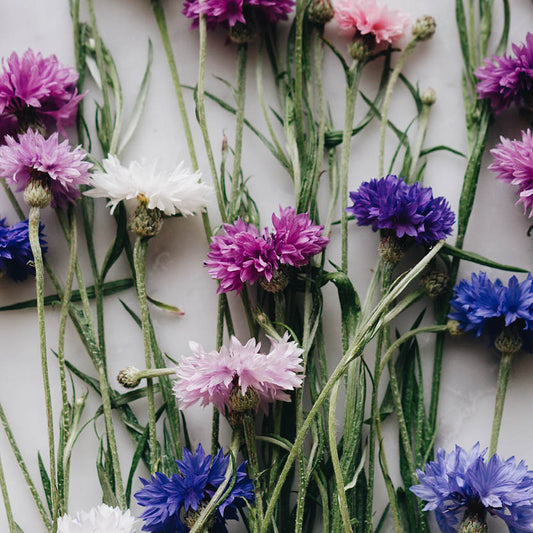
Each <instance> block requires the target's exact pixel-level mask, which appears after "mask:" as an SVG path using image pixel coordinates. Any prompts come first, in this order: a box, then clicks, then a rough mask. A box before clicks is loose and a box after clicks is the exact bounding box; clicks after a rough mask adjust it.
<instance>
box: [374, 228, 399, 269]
mask: <svg viewBox="0 0 533 533" xmlns="http://www.w3.org/2000/svg"><path fill="white" fill-rule="evenodd" d="M379 255H380V257H381V258H382V259H383V261H386V262H388V263H391V264H392V265H397V264H398V263H399V262H400V261H401V259H402V257H403V255H404V253H403V247H402V245H401V243H400V241H399V240H398V239H397V238H396V236H395V235H388V236H387V237H385V238H383V239H381V241H380V242H379Z"/></svg>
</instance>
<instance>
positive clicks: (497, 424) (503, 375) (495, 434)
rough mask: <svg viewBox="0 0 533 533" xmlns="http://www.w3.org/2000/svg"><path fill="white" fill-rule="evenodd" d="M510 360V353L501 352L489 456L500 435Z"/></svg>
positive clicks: (496, 445) (511, 356)
mask: <svg viewBox="0 0 533 533" xmlns="http://www.w3.org/2000/svg"><path fill="white" fill-rule="evenodd" d="M512 360H513V354H512V353H508V352H503V353H502V358H501V361H500V370H499V373H498V384H497V386H496V402H495V405H494V418H493V421H492V431H491V434H490V446H489V457H491V456H492V455H494V454H495V453H496V449H497V448H498V438H499V436H500V428H501V425H502V417H503V405H504V403H505V395H506V393H507V385H508V383H509V373H510V371H511V362H512Z"/></svg>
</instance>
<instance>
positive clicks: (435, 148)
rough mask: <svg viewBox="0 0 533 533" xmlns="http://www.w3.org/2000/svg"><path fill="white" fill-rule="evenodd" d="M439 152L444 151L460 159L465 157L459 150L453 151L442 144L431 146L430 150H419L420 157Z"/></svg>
mask: <svg viewBox="0 0 533 533" xmlns="http://www.w3.org/2000/svg"><path fill="white" fill-rule="evenodd" d="M440 151H446V152H451V153H452V154H455V155H458V156H460V157H466V154H463V152H460V151H459V150H455V149H454V148H450V147H449V146H445V145H443V144H439V145H438V146H432V147H431V148H425V149H424V150H420V156H421V157H422V156H424V155H429V154H431V153H433V152H440Z"/></svg>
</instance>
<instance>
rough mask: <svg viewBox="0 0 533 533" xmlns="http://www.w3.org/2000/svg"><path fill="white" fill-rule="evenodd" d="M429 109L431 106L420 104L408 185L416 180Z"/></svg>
mask: <svg viewBox="0 0 533 533" xmlns="http://www.w3.org/2000/svg"><path fill="white" fill-rule="evenodd" d="M431 107H432V106H431V105H428V104H422V111H421V112H420V117H419V119H418V132H417V135H416V140H415V146H414V149H413V151H412V153H411V168H410V170H409V178H408V180H407V181H408V183H414V181H415V178H416V166H417V164H418V160H419V159H420V152H421V151H422V146H423V144H424V139H425V138H426V132H427V128H428V122H429V112H430V111H431Z"/></svg>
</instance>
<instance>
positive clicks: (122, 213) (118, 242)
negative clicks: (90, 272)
mask: <svg viewBox="0 0 533 533" xmlns="http://www.w3.org/2000/svg"><path fill="white" fill-rule="evenodd" d="M113 216H114V217H115V221H116V223H117V230H116V233H115V238H114V240H113V244H112V245H111V247H110V248H109V250H108V251H107V253H106V256H105V259H104V262H103V264H102V270H101V272H100V280H101V281H102V282H103V281H105V278H106V276H107V273H108V272H109V269H110V268H111V267H112V266H113V265H114V264H115V262H116V261H117V259H118V258H119V257H120V255H121V254H122V251H123V250H124V247H125V245H126V241H128V242H129V236H128V228H127V226H128V216H127V214H126V208H125V207H124V204H123V203H122V202H120V203H119V204H118V206H117V208H116V209H115V211H114V212H113Z"/></svg>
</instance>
